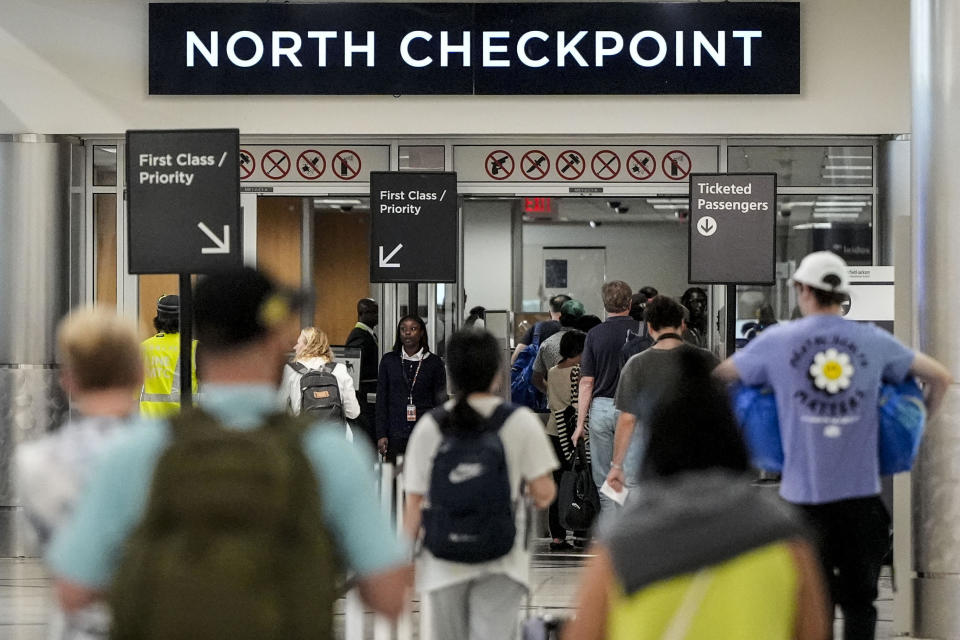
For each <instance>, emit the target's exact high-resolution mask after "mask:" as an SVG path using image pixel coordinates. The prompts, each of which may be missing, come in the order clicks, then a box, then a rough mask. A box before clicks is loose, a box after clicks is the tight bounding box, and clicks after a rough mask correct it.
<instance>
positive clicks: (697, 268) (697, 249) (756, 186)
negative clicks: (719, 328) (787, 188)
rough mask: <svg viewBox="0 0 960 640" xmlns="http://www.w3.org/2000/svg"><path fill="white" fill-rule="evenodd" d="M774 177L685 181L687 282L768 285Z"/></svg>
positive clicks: (705, 176)
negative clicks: (687, 202)
mask: <svg viewBox="0 0 960 640" xmlns="http://www.w3.org/2000/svg"><path fill="white" fill-rule="evenodd" d="M776 225H777V176H776V174H774V173H736V174H735V173H729V174H693V175H691V176H690V229H689V243H690V250H689V260H690V262H689V282H690V283H691V284H758V285H772V284H773V283H774V281H775V279H776V265H775V260H776V257H775V249H776Z"/></svg>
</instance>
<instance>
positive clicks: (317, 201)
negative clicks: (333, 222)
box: [313, 198, 363, 207]
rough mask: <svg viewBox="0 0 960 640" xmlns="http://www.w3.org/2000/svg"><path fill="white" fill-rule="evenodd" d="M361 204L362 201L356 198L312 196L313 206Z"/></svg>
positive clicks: (352, 205) (350, 205) (353, 205)
mask: <svg viewBox="0 0 960 640" xmlns="http://www.w3.org/2000/svg"><path fill="white" fill-rule="evenodd" d="M361 204H363V202H362V201H361V200H359V199H357V198H347V199H343V198H340V199H337V198H314V200H313V206H315V207H342V206H348V207H355V206H359V205H361Z"/></svg>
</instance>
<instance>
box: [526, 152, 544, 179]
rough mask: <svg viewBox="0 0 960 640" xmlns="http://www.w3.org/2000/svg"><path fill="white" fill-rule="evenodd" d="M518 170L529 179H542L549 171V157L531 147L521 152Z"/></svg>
mask: <svg viewBox="0 0 960 640" xmlns="http://www.w3.org/2000/svg"><path fill="white" fill-rule="evenodd" d="M520 171H521V172H523V175H524V176H526V177H527V178H529V179H530V180H542V179H544V178H546V177H547V174H548V173H549V172H550V158H549V157H547V154H545V153H544V152H543V151H540V150H539V149H531V150H530V151H527V152H526V153H525V154H523V158H522V159H521V160H520Z"/></svg>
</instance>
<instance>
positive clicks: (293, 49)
mask: <svg viewBox="0 0 960 640" xmlns="http://www.w3.org/2000/svg"><path fill="white" fill-rule="evenodd" d="M281 40H289V41H290V46H288V47H284V46H283V45H282V44H281V43H280V41H281ZM302 45H303V41H302V40H301V39H300V34H299V33H297V32H296V31H274V32H273V55H272V58H273V59H272V61H271V62H272V64H273V66H274V67H279V66H280V56H285V57H286V58H287V60H289V61H290V64H292V65H293V66H295V67H302V66H303V64H302V63H301V62H300V59H299V58H298V57H297V52H298V51H300V47H301V46H302Z"/></svg>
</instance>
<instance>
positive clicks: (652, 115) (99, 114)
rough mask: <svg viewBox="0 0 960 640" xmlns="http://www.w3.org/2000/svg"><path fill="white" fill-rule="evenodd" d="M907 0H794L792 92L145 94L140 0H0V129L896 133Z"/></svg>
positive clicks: (906, 104)
mask: <svg viewBox="0 0 960 640" xmlns="http://www.w3.org/2000/svg"><path fill="white" fill-rule="evenodd" d="M909 5H910V2H909V0H803V1H802V2H801V21H802V26H801V29H802V37H803V42H802V50H803V58H802V61H801V67H802V70H801V73H802V89H801V90H802V93H801V94H800V95H799V96H756V97H752V96H689V97H682V96H681V97H678V96H602V97H592V96H567V97H563V96H533V97H529V96H528V97H521V96H518V97H477V96H459V97H458V96H443V97H429V96H423V97H416V96H404V97H401V98H393V97H390V96H383V97H380V96H367V97H357V96H343V97H314V96H295V97H279V96H276V97H274V96H268V97H244V96H239V97H180V96H163V97H151V96H148V95H147V0H85V1H84V2H77V1H76V0H6V1H5V2H3V11H2V12H0V86H2V87H3V92H2V93H0V133H25V132H29V133H48V134H56V133H72V134H117V133H122V132H123V131H125V130H127V129H134V128H176V127H238V128H239V129H240V130H241V131H242V132H243V133H246V134H288V133H289V134H294V133H296V134H335V135H367V134H369V135H401V134H422V135H430V134H440V135H447V134H568V133H570V132H576V133H583V134H631V133H636V134H657V133H668V134H686V133H689V134H754V133H757V134H802V133H814V134H832V133H837V134H884V133H906V132H909V131H910V75H909V57H910V56H909V54H910V52H909V23H910V14H909ZM503 113H509V114H510V115H509V117H503V116H500V115H495V114H503Z"/></svg>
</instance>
